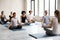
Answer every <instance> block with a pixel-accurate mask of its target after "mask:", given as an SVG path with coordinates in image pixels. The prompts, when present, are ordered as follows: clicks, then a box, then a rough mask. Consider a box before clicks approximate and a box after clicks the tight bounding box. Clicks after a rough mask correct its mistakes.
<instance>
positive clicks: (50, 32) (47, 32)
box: [44, 28, 55, 36]
mask: <svg viewBox="0 0 60 40" xmlns="http://www.w3.org/2000/svg"><path fill="white" fill-rule="evenodd" d="M44 30H45V31H46V34H47V35H49V36H55V34H54V33H53V31H52V30H49V29H47V28H44Z"/></svg>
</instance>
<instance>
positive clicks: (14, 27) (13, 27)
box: [9, 25, 22, 30]
mask: <svg viewBox="0 0 60 40" xmlns="http://www.w3.org/2000/svg"><path fill="white" fill-rule="evenodd" d="M9 29H11V30H13V29H22V26H21V25H18V26H10V27H9Z"/></svg>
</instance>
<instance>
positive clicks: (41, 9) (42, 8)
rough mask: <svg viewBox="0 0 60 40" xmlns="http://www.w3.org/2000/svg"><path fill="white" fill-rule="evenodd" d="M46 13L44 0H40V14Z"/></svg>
mask: <svg viewBox="0 0 60 40" xmlns="http://www.w3.org/2000/svg"><path fill="white" fill-rule="evenodd" d="M43 13H44V0H39V16H43Z"/></svg>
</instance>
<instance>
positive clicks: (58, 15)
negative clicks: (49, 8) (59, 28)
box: [54, 10, 60, 23]
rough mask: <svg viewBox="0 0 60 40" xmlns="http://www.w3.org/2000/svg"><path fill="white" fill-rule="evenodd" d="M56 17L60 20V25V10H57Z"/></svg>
mask: <svg viewBox="0 0 60 40" xmlns="http://www.w3.org/2000/svg"><path fill="white" fill-rule="evenodd" d="M54 15H55V17H56V18H57V19H58V22H59V23H60V12H59V10H55V12H54Z"/></svg>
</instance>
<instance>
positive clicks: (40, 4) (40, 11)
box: [32, 0, 57, 17]
mask: <svg viewBox="0 0 60 40" xmlns="http://www.w3.org/2000/svg"><path fill="white" fill-rule="evenodd" d="M55 9H57V0H34V1H32V10H33V13H34V15H35V16H40V17H42V16H43V15H44V10H47V11H48V15H50V16H54V11H55Z"/></svg>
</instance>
